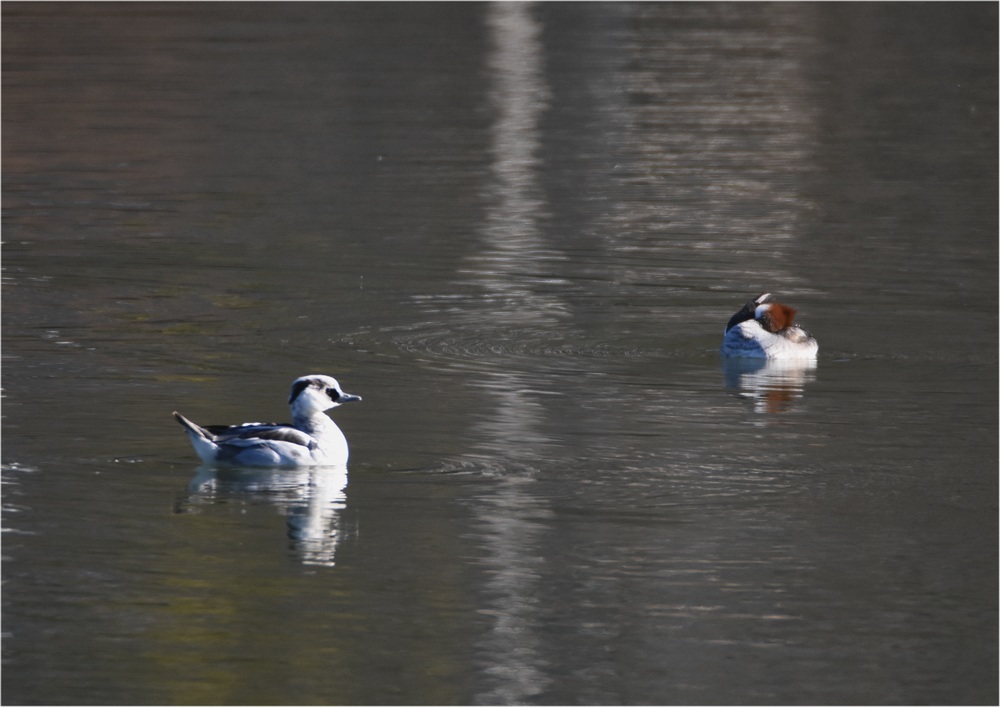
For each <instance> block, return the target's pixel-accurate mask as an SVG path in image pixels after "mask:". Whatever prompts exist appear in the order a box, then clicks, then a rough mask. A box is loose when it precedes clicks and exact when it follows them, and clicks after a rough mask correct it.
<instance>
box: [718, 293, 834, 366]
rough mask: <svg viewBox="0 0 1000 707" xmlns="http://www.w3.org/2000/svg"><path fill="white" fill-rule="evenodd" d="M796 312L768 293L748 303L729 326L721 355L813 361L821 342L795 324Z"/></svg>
mask: <svg viewBox="0 0 1000 707" xmlns="http://www.w3.org/2000/svg"><path fill="white" fill-rule="evenodd" d="M794 318H795V309H793V308H792V307H787V306H785V305H783V304H779V303H777V302H774V301H772V300H771V295H770V293H767V292H765V293H764V294H762V295H758V296H757V297H755V298H754V299H752V300H750V301H749V302H747V303H746V304H745V305H744V306H743V309H741V310H740V311H738V312H737V313H736V314H734V315H733V316H732V318H731V319H730V320H729V323H728V324H727V325H726V331H725V335H724V336H723V339H722V353H723V354H724V355H726V356H744V357H747V358H767V359H793V358H797V359H803V358H804V359H814V358H816V353H817V352H818V351H819V343H818V342H817V341H816V339H814V338H813V337H812V335H810V334H809V332H808V331H806V330H805V329H803V328H802V327H800V326H799V325H798V324H793V323H792V320H793V319H794Z"/></svg>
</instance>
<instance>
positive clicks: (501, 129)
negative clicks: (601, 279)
mask: <svg viewBox="0 0 1000 707" xmlns="http://www.w3.org/2000/svg"><path fill="white" fill-rule="evenodd" d="M532 12H533V10H532V7H531V5H530V4H526V3H491V4H490V5H489V6H488V11H487V25H488V26H487V29H488V32H489V36H490V40H491V42H490V53H489V55H488V62H489V69H490V75H491V79H492V82H493V84H492V90H491V99H492V101H493V104H494V108H495V110H496V119H495V121H494V123H493V125H492V132H491V137H492V158H493V161H492V172H493V174H492V177H493V178H492V180H490V187H491V190H490V193H489V194H487V202H488V204H489V206H488V211H487V214H486V217H485V220H484V226H483V231H482V243H483V246H482V250H481V252H480V253H478V254H477V255H476V256H475V257H474V259H473V261H472V263H470V265H471V267H470V271H471V274H472V275H473V276H474V277H475V280H476V283H477V284H478V285H479V286H480V287H482V288H483V289H484V291H485V295H486V302H485V307H484V310H485V311H484V313H483V314H484V317H485V318H486V319H487V321H488V322H490V323H491V324H503V325H508V326H515V327H517V326H532V327H537V326H539V325H545V324H552V323H555V320H556V319H557V318H561V315H562V314H564V312H565V308H564V307H563V306H562V304H561V302H560V300H559V299H558V297H557V296H555V295H553V294H552V293H546V292H542V291H539V290H540V289H542V288H540V287H539V286H540V285H542V284H543V282H544V277H540V276H539V275H538V265H539V261H540V260H544V259H545V258H546V257H548V258H551V257H553V253H552V252H551V251H549V250H547V249H546V248H545V243H544V240H543V238H542V235H541V234H540V230H539V225H538V222H539V219H540V218H542V217H543V215H544V210H545V200H544V197H543V196H542V194H541V190H540V189H539V186H538V179H537V173H538V169H539V157H538V150H539V145H540V136H539V123H540V120H541V116H542V114H543V112H544V110H545V108H546V106H547V103H548V97H549V92H548V89H547V86H546V82H545V79H544V74H543V66H542V46H541V41H540V34H541V27H540V26H539V24H538V22H537V20H536V19H535V18H534V16H533V14H532ZM525 383H526V381H525V380H524V377H523V374H521V373H519V372H517V371H508V370H504V371H493V372H491V373H490V374H489V375H488V378H487V379H486V380H484V381H483V387H484V389H485V391H486V393H487V396H488V398H489V399H491V400H492V401H493V402H492V405H491V412H490V415H489V417H488V418H487V419H486V420H485V421H484V422H483V425H482V431H483V433H484V435H485V437H486V439H487V440H489V441H488V442H487V445H488V447H489V449H488V453H490V454H491V455H496V454H498V453H499V454H501V455H502V457H501V460H500V461H501V462H505V460H509V461H510V462H512V463H514V464H518V466H519V467H520V468H521V469H522V471H521V472H520V473H505V474H504V475H502V476H501V479H500V482H499V483H498V484H497V485H496V486H491V488H490V492H489V495H488V497H485V498H483V499H481V500H480V506H479V510H478V514H479V519H480V521H481V523H482V528H483V535H482V544H483V550H484V557H483V563H484V567H485V570H486V573H487V579H486V582H485V586H484V589H483V591H484V595H485V596H484V608H483V613H484V614H485V615H486V616H488V618H489V620H490V621H491V625H490V628H489V630H488V632H487V633H486V634H485V635H484V637H483V638H482V640H481V641H480V643H479V645H478V646H477V652H478V654H479V656H481V661H482V664H483V669H484V671H485V673H486V675H487V676H488V677H489V679H488V680H487V681H486V683H485V685H484V690H483V691H482V692H480V693H479V694H477V695H476V697H475V701H476V702H477V703H479V704H518V703H524V702H526V701H529V700H531V699H532V698H533V697H534V696H536V695H538V694H540V693H542V692H543V691H544V690H545V689H546V688H547V686H548V678H547V677H546V675H545V673H544V671H543V662H544V657H543V654H542V650H541V649H542V646H541V639H540V638H539V636H538V634H537V631H536V626H537V624H538V621H539V615H538V613H539V608H538V603H537V601H536V597H537V593H538V587H539V582H540V578H539V571H540V564H541V561H542V560H541V558H540V557H539V552H538V545H539V542H540V540H541V538H540V535H541V534H542V533H543V532H544V526H543V525H542V524H541V523H540V522H539V520H540V519H543V518H544V517H545V516H547V515H548V514H549V510H548V509H547V508H545V507H544V504H543V505H542V507H539V504H540V501H539V500H538V498H537V497H535V496H533V495H532V494H531V493H530V486H531V482H532V479H531V476H530V474H528V473H525V472H524V471H523V469H524V467H525V466H526V465H527V466H530V458H531V456H532V455H531V451H530V448H531V447H532V446H533V445H534V444H537V443H538V442H539V441H541V440H540V437H539V434H538V428H539V423H540V422H541V419H542V418H541V416H542V415H543V413H544V410H543V409H542V408H541V406H539V405H537V404H536V403H534V402H533V401H532V400H530V399H529V396H528V393H527V392H526V390H527V388H529V387H530V386H527V385H526V384H525ZM509 471H510V470H508V472H509Z"/></svg>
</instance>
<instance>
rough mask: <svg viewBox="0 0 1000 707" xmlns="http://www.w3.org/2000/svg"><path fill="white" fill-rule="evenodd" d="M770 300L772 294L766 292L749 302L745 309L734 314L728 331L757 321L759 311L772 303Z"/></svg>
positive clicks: (728, 325)
mask: <svg viewBox="0 0 1000 707" xmlns="http://www.w3.org/2000/svg"><path fill="white" fill-rule="evenodd" d="M770 299H771V293H770V292H764V293H762V294H759V295H757V296H756V297H754V298H753V299H752V300H750V301H749V302H747V303H746V304H745V305H743V309H741V310H740V311H738V312H737V313H736V314H734V315H733V316H732V318H731V319H730V320H729V323H728V324H726V331H729V330H730V329H732V328H733V327H734V326H736V325H737V324H741V323H743V322H746V321H750V320H751V319H755V318H756V316H757V310H758V309H759V308H760V306H761V305H763V304H764V303H766V302H768V301H770Z"/></svg>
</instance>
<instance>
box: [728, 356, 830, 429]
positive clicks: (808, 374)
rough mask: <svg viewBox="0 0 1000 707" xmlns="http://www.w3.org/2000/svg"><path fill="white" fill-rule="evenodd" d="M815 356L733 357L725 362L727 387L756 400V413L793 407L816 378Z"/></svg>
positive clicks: (745, 397)
mask: <svg viewBox="0 0 1000 707" xmlns="http://www.w3.org/2000/svg"><path fill="white" fill-rule="evenodd" d="M815 370H816V360H815V359H785V360H782V359H759V358H730V357H725V358H723V361H722V372H723V375H724V376H725V382H726V388H727V389H728V390H732V391H736V393H737V395H738V396H739V397H741V398H744V399H746V400H749V401H751V402H752V403H753V410H754V412H757V413H761V414H766V415H769V414H775V413H780V412H786V411H788V410H790V409H791V408H792V407H793V406H794V404H795V401H797V400H798V399H800V398H801V397H802V395H803V392H804V390H805V386H806V383H810V382H812V381H813V380H815V379H816V376H815V374H814V371H815Z"/></svg>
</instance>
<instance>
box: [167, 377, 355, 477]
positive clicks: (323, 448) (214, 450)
mask: <svg viewBox="0 0 1000 707" xmlns="http://www.w3.org/2000/svg"><path fill="white" fill-rule="evenodd" d="M359 400H361V398H360V397H359V396H357V395H349V394H347V393H345V392H344V391H343V390H342V389H341V387H340V384H339V383H338V382H337V381H336V380H335V379H333V378H331V377H330V376H323V375H311V376H303V377H301V378H297V379H296V380H295V382H294V383H292V392H291V395H290V396H289V398H288V404H289V406H290V407H291V410H292V421H291V423H288V424H278V423H263V422H245V423H243V424H242V425H232V426H227V425H209V426H206V427H202V426H201V425H197V424H195V423H194V422H191V420H189V419H187V418H186V417H184V416H183V415H181V414H180V413H178V412H175V413H174V417H175V418H177V421H178V422H179V423H181V425H183V426H184V429H185V430H186V431H187V435H188V438H189V439H190V440H191V444H192V445H193V446H194V450H195V451H196V452H197V453H198V456H199V457H201V459H202V461H204V462H205V463H206V464H229V465H235V466H258V467H260V466H264V467H267V466H319V465H329V466H342V465H345V464H347V457H348V454H349V450H348V448H347V438H346V437H344V433H343V432H341V431H340V428H339V427H337V425H336V423H334V421H333V420H331V419H330V418H329V417H328V416H327V415H326V414H325V412H326V411H327V410H330V409H332V408H335V407H339V406H340V405H343V404H344V403H351V402H356V401H359Z"/></svg>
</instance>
